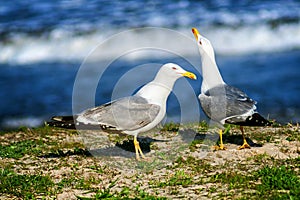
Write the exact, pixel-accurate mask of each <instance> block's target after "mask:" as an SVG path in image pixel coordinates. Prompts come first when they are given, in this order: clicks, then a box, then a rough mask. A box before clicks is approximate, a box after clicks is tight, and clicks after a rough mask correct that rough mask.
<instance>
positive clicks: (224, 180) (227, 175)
mask: <svg viewBox="0 0 300 200" xmlns="http://www.w3.org/2000/svg"><path fill="white" fill-rule="evenodd" d="M298 173H299V172H298ZM208 182H209V183H221V184H222V185H223V187H224V186H226V187H227V189H228V191H230V190H237V191H238V193H240V194H241V195H242V196H243V198H246V197H249V198H250V197H252V198H253V197H254V196H255V197H257V198H259V199H263V198H267V199H299V197H300V178H299V175H297V174H296V173H295V172H294V171H293V170H292V169H289V168H287V167H286V166H276V167H269V166H266V167H263V168H262V169H259V170H257V171H253V172H250V173H248V174H241V173H240V172H236V171H226V172H222V173H216V174H214V175H213V176H211V177H210V179H209V180H208ZM244 188H247V190H251V191H252V193H250V194H249V192H245V191H244ZM212 189H214V188H212ZM235 193H236V192H231V193H230V192H228V193H223V194H220V196H219V197H224V196H233V195H236V194H235ZM253 193H254V194H253Z"/></svg>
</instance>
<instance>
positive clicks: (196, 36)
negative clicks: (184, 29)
mask: <svg viewBox="0 0 300 200" xmlns="http://www.w3.org/2000/svg"><path fill="white" fill-rule="evenodd" d="M192 32H193V34H194V37H195V38H196V40H197V41H198V40H199V37H200V33H199V31H198V30H197V29H196V28H192Z"/></svg>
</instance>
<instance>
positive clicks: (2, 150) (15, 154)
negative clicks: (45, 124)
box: [0, 140, 44, 159]
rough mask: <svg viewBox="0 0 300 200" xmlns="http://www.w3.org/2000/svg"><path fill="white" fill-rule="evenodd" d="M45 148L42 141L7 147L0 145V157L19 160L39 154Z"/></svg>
mask: <svg viewBox="0 0 300 200" xmlns="http://www.w3.org/2000/svg"><path fill="white" fill-rule="evenodd" d="M43 146H44V144H43V141H42V140H24V141H20V142H14V143H11V144H9V145H5V146H2V145H0V157H2V158H14V159H18V158H22V157H23V156H24V155H27V154H30V155H33V154H39V153H41V151H42V148H43Z"/></svg>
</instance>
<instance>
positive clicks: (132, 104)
mask: <svg viewBox="0 0 300 200" xmlns="http://www.w3.org/2000/svg"><path fill="white" fill-rule="evenodd" d="M181 77H188V78H190V79H196V75H195V74H193V73H191V72H187V71H185V70H184V69H182V68H181V67H180V66H179V65H177V64H174V63H168V64H165V65H163V66H162V67H161V68H160V70H159V71H158V73H157V74H156V76H155V78H154V80H153V81H151V82H149V83H148V84H146V85H145V86H143V87H142V88H141V89H140V90H139V91H138V92H137V93H136V94H135V95H133V96H129V97H123V98H121V99H117V100H115V101H112V102H109V103H106V104H104V105H101V106H98V107H95V108H91V109H87V110H85V111H83V112H82V113H81V114H79V115H77V116H75V117H74V118H73V117H72V116H55V117H52V121H50V122H48V125H50V126H56V127H62V128H70V127H72V128H73V127H75V125H74V121H75V123H76V124H77V125H92V126H99V127H101V128H102V129H103V130H104V131H107V132H110V131H113V132H115V131H117V132H122V133H125V134H128V135H132V136H134V140H133V142H134V147H135V152H136V159H137V160H139V159H140V156H139V154H141V156H142V158H145V156H144V154H143V152H142V150H141V148H140V145H139V142H138V141H137V135H138V134H139V133H141V132H146V131H148V130H150V129H152V128H154V127H155V126H156V125H158V124H159V123H160V122H161V121H162V120H163V118H164V116H165V114H166V104H167V98H168V96H169V94H170V92H171V91H172V89H173V86H174V83H175V81H176V80H177V79H179V78H181Z"/></svg>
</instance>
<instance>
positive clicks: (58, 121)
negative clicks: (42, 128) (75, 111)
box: [45, 116, 75, 129]
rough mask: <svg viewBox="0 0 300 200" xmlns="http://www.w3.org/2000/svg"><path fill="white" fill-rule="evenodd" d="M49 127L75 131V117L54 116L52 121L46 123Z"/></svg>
mask: <svg viewBox="0 0 300 200" xmlns="http://www.w3.org/2000/svg"><path fill="white" fill-rule="evenodd" d="M45 124H46V125H47V126H53V127H59V128H66V129H75V123H74V117H73V116H54V117H52V118H51V121H47V122H45Z"/></svg>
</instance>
